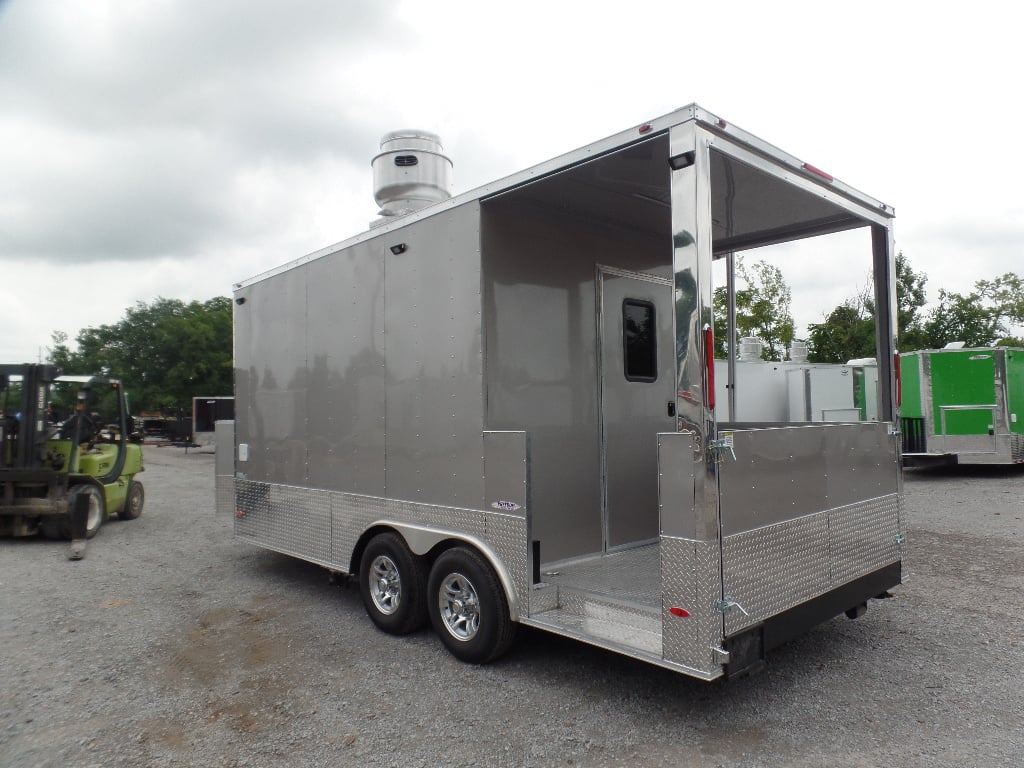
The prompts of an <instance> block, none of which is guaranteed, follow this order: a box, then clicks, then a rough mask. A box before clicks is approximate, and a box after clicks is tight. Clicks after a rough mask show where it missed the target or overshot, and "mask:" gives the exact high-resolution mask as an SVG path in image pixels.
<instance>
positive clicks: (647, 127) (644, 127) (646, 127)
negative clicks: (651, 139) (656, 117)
mask: <svg viewBox="0 0 1024 768" xmlns="http://www.w3.org/2000/svg"><path fill="white" fill-rule="evenodd" d="M650 132H651V124H650V123H644V124H643V125H641V126H640V133H650Z"/></svg>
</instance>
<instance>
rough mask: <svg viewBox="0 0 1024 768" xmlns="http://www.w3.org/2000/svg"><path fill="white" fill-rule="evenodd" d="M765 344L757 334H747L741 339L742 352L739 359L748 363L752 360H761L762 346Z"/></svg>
mask: <svg viewBox="0 0 1024 768" xmlns="http://www.w3.org/2000/svg"><path fill="white" fill-rule="evenodd" d="M763 346H764V345H763V344H762V343H761V340H760V339H759V338H757V337H756V336H745V337H743V338H742V339H740V354H739V357H738V358H737V359H738V360H740V361H742V362H744V363H746V362H751V361H755V360H756V361H757V362H761V348H762V347H763Z"/></svg>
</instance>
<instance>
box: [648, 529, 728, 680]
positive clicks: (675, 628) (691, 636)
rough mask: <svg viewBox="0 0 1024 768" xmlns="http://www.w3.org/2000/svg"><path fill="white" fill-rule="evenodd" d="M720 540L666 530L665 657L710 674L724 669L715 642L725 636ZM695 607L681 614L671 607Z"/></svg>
mask: <svg viewBox="0 0 1024 768" xmlns="http://www.w3.org/2000/svg"><path fill="white" fill-rule="evenodd" d="M719 567H720V566H719V548H718V542H710V543H709V542H703V541H693V540H690V539H676V538H670V537H665V536H663V537H662V539H661V579H662V588H663V591H662V600H663V604H662V654H663V657H664V659H665V660H666V661H672V662H676V663H679V664H683V665H685V666H687V667H692V668H693V669H697V670H700V671H701V672H703V673H704V674H706V675H708V676H709V677H716V676H718V675H720V674H721V673H722V668H721V666H720V665H719V664H718V662H717V661H716V660H715V659H714V658H713V656H712V653H711V647H712V646H717V645H718V644H720V643H721V642H722V615H721V614H720V613H719V612H718V610H717V609H716V608H715V603H716V602H717V601H718V600H719V599H720V598H721V572H720V570H719ZM673 607H677V608H683V609H685V610H686V611H688V612H689V613H690V615H689V616H688V617H686V618H677V617H675V616H672V615H670V614H669V613H668V610H669V609H670V608H673Z"/></svg>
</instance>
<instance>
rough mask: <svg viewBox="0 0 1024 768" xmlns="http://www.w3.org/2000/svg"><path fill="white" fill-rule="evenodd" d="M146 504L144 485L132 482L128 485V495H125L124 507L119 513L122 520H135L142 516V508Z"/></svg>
mask: <svg viewBox="0 0 1024 768" xmlns="http://www.w3.org/2000/svg"><path fill="white" fill-rule="evenodd" d="M145 503H146V491H145V489H144V488H143V487H142V483H137V482H136V481H134V480H132V481H131V482H130V483H128V493H127V494H125V499H124V507H122V508H121V511H120V512H118V513H117V516H118V517H119V518H121V519H122V520H135V519H136V518H138V516H139V515H141V514H142V507H143V505H144V504H145Z"/></svg>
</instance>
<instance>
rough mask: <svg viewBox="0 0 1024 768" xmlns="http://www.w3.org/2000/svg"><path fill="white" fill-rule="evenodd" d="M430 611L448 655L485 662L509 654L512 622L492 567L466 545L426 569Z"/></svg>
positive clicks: (476, 662)
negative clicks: (428, 578)
mask: <svg viewBox="0 0 1024 768" xmlns="http://www.w3.org/2000/svg"><path fill="white" fill-rule="evenodd" d="M427 594H428V596H429V597H428V598H427V601H428V609H429V613H430V621H431V623H432V624H433V625H434V631H435V632H437V634H438V636H439V637H440V638H441V642H442V643H444V645H445V647H446V648H448V650H449V651H451V653H452V655H453V656H455V657H456V658H457V659H460V660H462V661H465V662H469V663H470V664H486V663H487V662H488V661H491V660H492V659H496V658H497V657H498V656H500V655H501V654H503V653H504V652H505V651H507V650H508V648H509V646H510V645H512V640H513V639H515V634H516V624H515V622H513V621H512V617H511V616H510V615H509V609H508V600H507V599H506V598H505V590H504V589H502V587H501V583H500V582H499V581H498V576H497V574H495V573H494V569H493V568H491V566H490V564H489V563H488V562H487V561H486V560H485V559H484V558H483V557H482V556H481V555H480V554H479V553H477V552H476V551H474V550H472V549H469V548H468V547H453V548H452V549H449V550H447V551H445V552H443V553H442V554H441V555H440V556H439V557H438V558H437V560H436V561H435V562H434V567H433V568H432V569H431V570H430V580H429V583H428V586H427Z"/></svg>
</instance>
